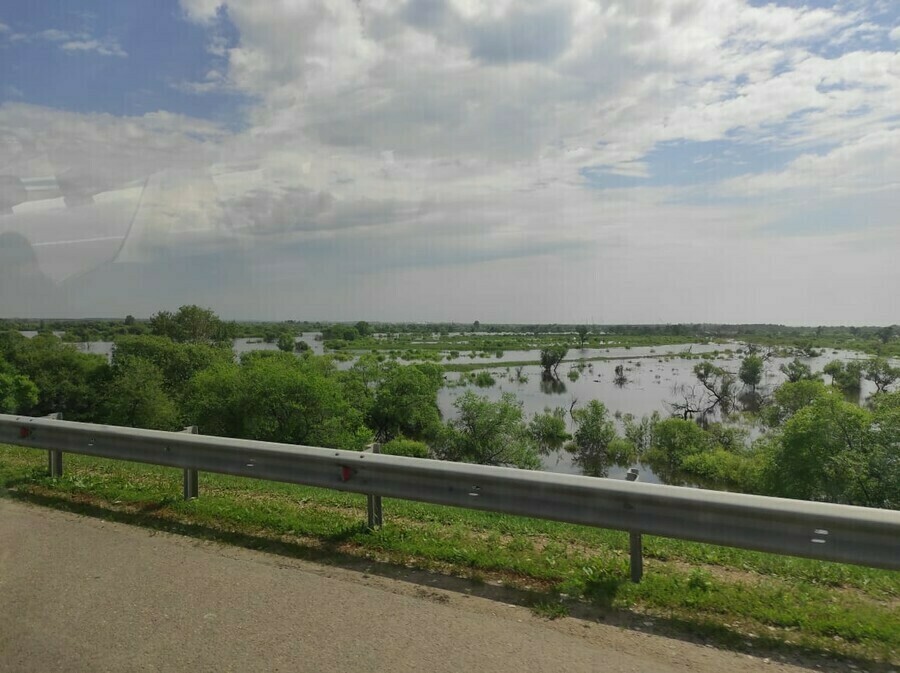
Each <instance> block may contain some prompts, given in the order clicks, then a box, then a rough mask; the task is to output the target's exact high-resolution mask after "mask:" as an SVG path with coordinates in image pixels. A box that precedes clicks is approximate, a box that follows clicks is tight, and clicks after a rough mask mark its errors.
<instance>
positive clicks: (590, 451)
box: [567, 400, 636, 477]
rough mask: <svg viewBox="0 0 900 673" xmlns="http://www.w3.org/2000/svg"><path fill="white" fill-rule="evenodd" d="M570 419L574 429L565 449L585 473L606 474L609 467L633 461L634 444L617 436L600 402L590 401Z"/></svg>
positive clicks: (613, 424)
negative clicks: (572, 421) (571, 454)
mask: <svg viewBox="0 0 900 673" xmlns="http://www.w3.org/2000/svg"><path fill="white" fill-rule="evenodd" d="M572 419H573V420H574V421H575V426H576V429H575V432H574V434H573V435H572V442H571V443H570V444H569V445H568V447H567V448H568V449H569V451H571V452H572V453H573V454H574V460H575V463H576V464H578V465H579V466H581V468H582V470H583V471H584V472H585V474H588V475H591V476H595V477H605V476H606V475H607V473H608V471H609V467H610V466H612V465H630V464H631V463H632V462H633V461H634V460H635V458H636V452H635V449H634V446H633V445H632V444H631V443H630V442H627V441H625V440H623V439H621V438H620V437H618V435H617V433H616V426H615V423H614V422H613V420H612V419H611V418H610V417H609V412H608V411H607V409H606V406H605V405H604V404H603V403H602V402H600V401H598V400H591V401H590V402H588V403H587V405H586V406H584V407H582V408H580V409H576V410H574V411H573V412H572Z"/></svg>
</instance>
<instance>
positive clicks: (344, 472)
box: [341, 465, 353, 481]
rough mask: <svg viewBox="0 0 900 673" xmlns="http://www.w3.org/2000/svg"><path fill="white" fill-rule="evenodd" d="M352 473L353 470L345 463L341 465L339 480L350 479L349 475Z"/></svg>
mask: <svg viewBox="0 0 900 673" xmlns="http://www.w3.org/2000/svg"><path fill="white" fill-rule="evenodd" d="M352 474H353V470H351V469H350V468H349V467H347V466H346V465H341V481H350V475H352Z"/></svg>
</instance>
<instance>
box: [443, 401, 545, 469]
mask: <svg viewBox="0 0 900 673" xmlns="http://www.w3.org/2000/svg"><path fill="white" fill-rule="evenodd" d="M454 406H455V407H456V409H457V411H458V416H457V418H455V419H453V420H452V421H450V422H449V423H448V424H447V425H446V426H445V428H444V432H443V433H441V435H440V437H439V438H438V441H437V442H436V447H435V448H436V453H437V455H438V457H440V458H443V459H445V460H456V461H463V462H467V463H479V464H482V465H506V466H512V467H520V468H526V469H532V470H533V469H537V468H538V467H540V464H541V461H540V459H539V457H538V448H537V445H536V443H535V441H534V438H533V437H532V435H531V432H530V431H529V428H528V426H527V424H526V423H525V419H524V413H523V411H522V403H521V402H519V401H518V399H516V396H515V395H514V394H513V393H503V394H502V395H501V396H500V399H499V400H498V401H496V402H492V401H491V400H490V399H488V398H487V397H480V396H478V395H476V394H475V393H473V392H471V391H466V392H465V393H463V394H462V395H460V396H459V397H458V398H457V400H456V402H455V403H454Z"/></svg>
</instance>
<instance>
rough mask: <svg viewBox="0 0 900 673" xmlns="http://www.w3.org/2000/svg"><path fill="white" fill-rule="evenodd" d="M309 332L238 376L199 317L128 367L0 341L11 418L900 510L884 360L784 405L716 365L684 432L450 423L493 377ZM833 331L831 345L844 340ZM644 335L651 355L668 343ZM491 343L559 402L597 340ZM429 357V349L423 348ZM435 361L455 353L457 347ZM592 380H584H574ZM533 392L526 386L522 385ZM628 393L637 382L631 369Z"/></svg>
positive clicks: (675, 419) (510, 415) (135, 343)
mask: <svg viewBox="0 0 900 673" xmlns="http://www.w3.org/2000/svg"><path fill="white" fill-rule="evenodd" d="M111 325H113V323H108V324H107V328H108V329H113V328H112V327H110V326H111ZM298 325H299V324H297V323H294V324H293V326H292V327H288V326H287V324H286V323H283V324H280V325H276V326H270V327H273V332H272V334H273V335H274V336H273V340H274V341H276V342H277V344H278V348H279V350H271V351H255V352H250V353H245V354H244V355H243V356H242V357H240V359H237V360H236V359H235V357H234V354H233V351H232V350H231V338H232V336H231V335H232V334H233V333H234V326H233V325H232V326H229V324H227V323H225V322H223V321H221V320H220V319H219V318H218V317H217V316H216V315H215V314H214V313H212V312H211V311H209V310H207V309H202V308H199V307H196V306H185V307H182V308H181V309H179V311H177V312H174V313H170V312H166V311H163V312H160V313H158V314H156V315H154V316H153V317H152V318H151V319H150V320H149V321H147V322H146V323H140V322H137V321H135V320H133V319H131V318H129V319H127V320H126V321H124V322H122V324H121V325H119V326H116V327H115V328H114V329H115V330H117V331H115V333H114V334H113V336H114V339H115V350H114V353H113V356H112V359H111V362H107V361H106V359H105V358H103V357H101V356H97V355H89V354H84V353H80V352H78V351H77V350H76V349H75V348H73V347H72V346H71V345H69V344H68V343H66V341H65V339H61V338H59V337H56V336H54V335H53V334H52V333H50V332H47V331H43V332H40V333H39V334H38V336H36V337H34V338H32V339H27V338H25V337H23V336H21V335H20V334H19V333H18V332H16V331H13V330H7V331H5V332H2V333H0V409H2V410H3V411H6V412H9V411H17V412H21V413H27V414H32V415H42V414H47V413H51V412H62V413H63V414H64V416H65V417H66V418H68V419H71V420H85V421H95V422H103V423H111V424H117V425H128V426H135V427H147V428H157V429H177V428H179V427H181V426H184V425H191V424H196V425H199V427H200V431H201V432H203V433H205V434H213V435H222V436H229V437H244V438H250V439H259V440H267V441H277V442H286V443H295V444H309V445H319V446H327V447H334V448H341V449H350V450H360V449H362V448H363V447H365V446H366V445H368V444H369V443H371V442H373V441H377V442H381V443H383V444H385V446H386V449H387V451H391V452H397V453H400V454H402V455H419V456H421V455H428V456H431V457H433V458H440V459H447V460H458V461H468V462H475V463H481V464H488V465H509V466H516V467H522V468H531V469H534V468H537V467H539V466H540V458H541V455H542V454H546V453H549V452H551V451H555V450H558V449H560V448H563V449H565V450H567V451H569V452H571V454H572V455H573V459H574V461H575V462H576V464H578V465H580V466H581V468H582V469H583V471H584V472H585V473H586V474H590V475H595V476H605V475H606V474H607V473H608V470H609V468H610V467H611V466H613V465H621V466H627V465H631V464H633V463H634V462H635V461H638V460H639V461H642V462H645V463H647V464H649V465H650V466H651V467H652V468H653V469H654V471H655V472H656V473H657V474H659V475H661V476H663V477H664V478H665V479H666V480H667V481H669V482H671V483H680V482H688V483H698V482H699V483H703V484H706V485H712V486H715V487H722V488H729V489H736V490H741V491H745V492H753V493H763V494H772V495H780V496H786V497H793V498H804V499H815V500H826V501H832V502H845V503H853V504H859V505H866V506H874V507H890V508H896V507H900V461H898V458H897V454H898V446H900V392H891V390H892V389H893V386H894V385H895V382H896V381H897V380H898V379H900V371H898V370H897V369H896V368H894V367H892V366H891V365H890V363H889V361H888V360H886V359H884V358H881V357H874V358H870V359H868V360H865V361H854V362H850V363H842V362H839V361H835V362H833V363H831V364H829V365H828V366H827V367H826V368H825V373H826V374H827V375H828V379H829V382H830V385H827V386H826V385H825V383H823V382H822V381H821V380H820V377H819V375H818V374H815V373H813V372H812V371H811V370H810V369H809V367H808V366H807V365H805V364H804V363H803V362H801V361H800V360H794V361H792V362H789V363H788V364H786V365H783V366H782V368H781V369H782V372H783V373H784V375H785V377H786V378H787V382H786V383H784V384H783V385H782V386H780V387H779V388H777V389H776V390H775V391H774V393H773V394H771V395H769V396H767V397H763V396H762V395H760V394H759V393H758V392H757V386H758V385H759V383H760V380H761V376H762V373H763V371H764V367H765V364H766V360H767V358H768V357H769V355H770V354H771V353H772V352H773V351H772V350H771V349H770V350H768V351H766V350H765V349H764V348H762V347H759V346H754V347H751V348H750V352H748V353H747V354H746V355H745V356H743V358H742V360H741V364H740V369H739V371H738V372H737V373H736V374H735V373H730V372H727V371H725V370H723V369H721V368H720V367H717V366H716V365H714V364H713V363H712V362H711V361H708V360H702V361H701V362H699V363H698V364H697V365H696V366H695V367H694V375H695V377H696V380H697V385H694V386H683V387H682V390H681V391H680V395H679V396H678V399H675V400H672V401H671V403H670V408H671V411H672V417H671V418H661V417H659V416H658V415H655V416H654V417H648V418H643V419H640V420H638V419H635V418H633V417H632V416H630V415H626V416H624V417H622V418H620V419H615V418H613V417H612V416H611V414H609V412H608V410H607V409H606V407H605V406H604V405H603V404H602V403H601V402H599V401H597V400H591V401H589V402H588V403H586V404H582V405H581V406H576V405H575V404H573V405H572V406H571V407H570V408H569V409H563V408H556V409H549V408H548V409H545V410H544V411H543V412H542V413H538V414H533V415H532V416H531V417H528V416H526V414H525V412H524V410H523V407H522V404H521V402H520V401H519V400H518V399H516V397H515V396H514V395H512V394H509V393H507V394H503V395H502V396H501V397H500V398H499V399H497V400H493V401H492V400H490V399H488V398H487V397H482V396H480V395H478V394H477V393H475V392H472V391H471V390H468V391H466V392H465V393H464V394H462V395H461V396H460V397H459V398H457V400H456V402H455V407H456V413H455V415H454V418H452V419H449V420H447V419H443V418H441V414H440V411H439V409H438V406H437V394H438V391H439V390H440V388H441V387H442V386H444V385H465V384H467V383H469V382H471V383H473V384H475V385H476V386H492V385H494V383H495V380H494V378H493V377H492V376H491V374H490V373H488V372H487V371H481V372H478V373H477V374H476V373H473V374H471V375H469V376H464V377H462V378H461V379H460V381H459V383H458V384H454V383H451V382H448V381H446V380H445V376H446V374H445V370H444V369H442V367H441V366H439V365H437V364H435V363H433V362H428V361H424V362H416V363H414V364H408V365H403V364H400V363H398V362H397V361H396V360H395V359H394V358H392V357H391V350H388V352H384V351H385V349H379V348H360V349H359V350H358V352H357V354H356V355H357V357H356V360H355V362H354V363H353V365H352V366H351V367H350V368H349V369H343V370H341V369H339V368H338V367H337V366H336V362H335V356H329V355H325V356H315V355H312V354H311V351H310V349H309V348H308V346H307V345H306V344H305V343H304V342H302V341H297V340H296V334H297V333H299V331H300V328H299V327H298ZM19 326H22V325H19ZM51 326H53V325H51ZM45 327H46V325H45ZM100 327H101V326H100V325H98V324H94V326H93V327H92V329H99V328H100ZM378 327H379V326H371V325H369V324H368V323H366V322H358V323H355V324H340V325H330V326H325V327H324V329H323V338H324V339H325V342H326V344H327V343H329V342H334V341H340V342H342V344H361V343H365V344H368V345H370V346H371V345H372V344H374V343H381V344H382V345H384V344H392V343H395V342H396V340H397V339H405V340H406V341H407V342H409V343H412V341H414V340H415V335H413V334H410V333H403V334H402V335H401V334H396V335H390V334H388V335H384V334H380V333H378V332H376V331H375V330H376V329H378ZM476 327H480V326H476ZM670 327H671V326H670ZM828 329H829V330H830V331H828V332H827V335H829V336H834V335H835V334H844V332H842V331H837V332H835V331H834V330H833V329H832V328H828ZM72 331H73V330H72V329H69V330H67V332H66V334H70V333H71V332H72ZM639 331H641V330H639ZM642 331H643V332H644V333H642V334H638V335H637V336H638V337H639V338H642V339H651V338H659V337H660V336H661V335H662V336H667V335H665V332H664V331H661V332H656V331H653V330H649V329H646V330H642ZM668 331H669V332H671V331H673V330H671V329H670V330H668ZM676 331H677V330H676ZM767 334H768V335H769V337H773V332H772V331H771V330H770V331H769V332H768V333H767ZM822 334H826V332H825V331H824V330H822ZM632 336H634V335H632ZM820 336H821V335H820ZM857 336H868V333H859V334H857ZM463 337H465V338H467V339H472V338H473V337H472V335H464V334H462V333H459V334H456V335H450V334H448V335H447V339H450V341H451V343H454V342H455V341H454V340H456V341H459V340H461V339H462V338H463ZM873 337H874V338H878V339H879V340H880V341H881V342H882V343H883V345H886V346H891V345H892V340H894V333H893V331H885V330H884V329H883V330H882V331H880V332H876V333H873ZM476 338H481V337H476ZM485 338H488V337H485ZM491 338H495V339H497V338H503V339H519V340H520V341H524V340H526V339H527V340H529V342H532V343H534V344H538V345H541V349H540V364H541V368H542V377H543V378H544V379H546V380H547V385H551V384H553V383H555V382H557V381H558V367H559V364H560V363H561V362H562V360H563V358H564V357H565V356H566V354H567V352H568V351H569V349H570V348H576V347H577V344H579V343H590V341H591V339H594V338H597V337H596V335H595V334H594V332H593V331H592V330H590V329H588V328H587V327H584V328H581V329H577V330H575V331H573V332H572V333H571V334H567V335H566V336H565V337H561V336H560V335H559V334H556V335H554V334H553V333H552V332H551V333H549V334H548V333H541V334H530V333H522V332H520V333H518V334H507V335H494V336H493V337H491ZM496 343H497V342H496V341H495V342H494V343H492V346H496ZM426 344H431V342H428V341H427V340H425V339H420V340H419V343H417V346H418V347H422V346H423V345H426ZM434 344H437V345H440V346H441V348H447V345H446V343H444V340H442V339H437V340H436V341H434ZM339 345H340V344H339ZM342 347H343V346H342ZM578 373H579V369H578V368H572V369H571V370H570V371H569V374H568V375H569V377H570V378H577V376H578ZM516 376H517V377H519V379H520V380H521V378H522V377H523V374H522V371H521V368H519V370H517V372H516ZM620 379H621V384H622V385H624V384H625V382H626V381H627V378H626V373H625V372H624V370H623V369H622V368H618V369H617V378H616V381H617V382H619V381H620ZM863 379H868V380H870V381H872V382H873V383H874V384H875V386H876V388H877V391H878V392H877V393H876V394H875V395H874V396H873V397H872V398H871V400H870V401H869V403H868V405H867V406H866V407H861V406H859V405H858V404H855V403H853V402H850V401H848V400H847V399H846V397H845V395H847V394H851V395H852V394H853V393H854V392H856V393H857V394H858V391H859V389H860V382H861V381H862V380H863ZM542 383H543V382H542ZM733 421H739V422H737V423H735V422H733ZM751 426H752V427H753V428H754V432H753V433H751V432H750V431H749V427H751ZM751 435H752V436H753V439H752V441H751ZM388 447H389V448H388Z"/></svg>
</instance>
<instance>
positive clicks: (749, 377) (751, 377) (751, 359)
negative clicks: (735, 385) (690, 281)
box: [738, 354, 763, 391]
mask: <svg viewBox="0 0 900 673" xmlns="http://www.w3.org/2000/svg"><path fill="white" fill-rule="evenodd" d="M762 374H763V359H762V358H761V357H760V356H759V355H755V354H754V355H748V356H747V357H745V358H744V360H743V361H742V362H741V368H740V371H739V372H738V378H740V379H741V382H742V383H743V384H744V385H745V386H749V387H750V388H751V389H752V390H754V391H755V390H756V386H758V385H759V382H760V381H762Z"/></svg>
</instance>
